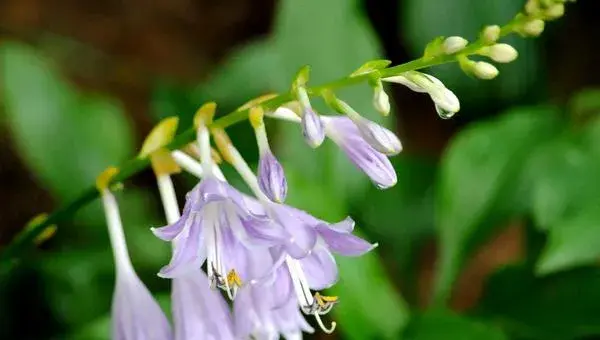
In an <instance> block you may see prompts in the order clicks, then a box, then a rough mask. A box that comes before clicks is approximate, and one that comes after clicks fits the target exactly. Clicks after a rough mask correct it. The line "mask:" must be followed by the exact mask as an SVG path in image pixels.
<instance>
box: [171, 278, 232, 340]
mask: <svg viewBox="0 0 600 340" xmlns="http://www.w3.org/2000/svg"><path fill="white" fill-rule="evenodd" d="M171 296H172V299H173V301H172V304H173V320H174V323H175V340H190V339H206V340H233V339H235V337H234V335H233V324H232V320H231V315H230V311H229V307H228V306H227V304H226V303H225V300H224V299H223V297H222V296H221V294H220V293H219V292H218V291H215V290H212V289H210V287H209V283H208V279H207V277H206V274H204V272H203V271H202V270H200V269H197V270H196V271H193V272H190V273H187V274H185V275H182V276H181V277H177V278H175V279H173V284H172V295H171Z"/></svg>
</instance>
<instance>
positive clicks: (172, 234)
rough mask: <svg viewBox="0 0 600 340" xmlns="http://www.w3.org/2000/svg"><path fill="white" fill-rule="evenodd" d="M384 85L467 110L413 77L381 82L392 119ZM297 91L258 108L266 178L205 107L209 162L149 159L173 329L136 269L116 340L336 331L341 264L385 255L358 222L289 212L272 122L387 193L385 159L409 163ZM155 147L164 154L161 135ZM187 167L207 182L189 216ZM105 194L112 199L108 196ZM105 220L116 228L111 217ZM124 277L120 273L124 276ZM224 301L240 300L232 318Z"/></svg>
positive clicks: (203, 135) (378, 91) (388, 137)
mask: <svg viewBox="0 0 600 340" xmlns="http://www.w3.org/2000/svg"><path fill="white" fill-rule="evenodd" d="M382 80H383V81H393V82H399V83H402V84H404V85H406V86H408V87H410V88H411V89H413V90H415V91H418V92H427V93H428V94H429V95H430V96H431V98H432V99H433V101H434V103H435V105H436V108H437V109H438V112H445V113H453V112H456V111H458V109H459V104H458V100H457V99H456V97H455V96H454V95H453V94H452V92H451V91H449V90H448V89H446V88H445V87H444V86H443V85H442V84H441V82H439V80H437V79H435V78H433V77H431V76H428V75H425V74H420V73H416V72H415V73H405V74H402V75H400V76H397V77H395V78H386V79H380V80H378V81H377V82H376V84H375V86H374V91H375V92H374V104H375V107H376V109H377V110H378V111H380V112H381V113H382V114H384V115H386V114H387V113H388V112H389V107H390V105H389V102H388V101H389V99H388V96H387V95H386V94H385V92H384V91H383V85H382ZM293 92H294V93H296V98H297V100H298V101H297V102H292V103H288V104H289V105H287V106H281V107H279V108H277V109H275V110H270V111H267V112H265V111H264V110H263V107H261V106H260V104H259V103H258V104H256V105H253V106H251V107H250V108H249V119H250V122H251V124H252V126H253V128H254V130H255V134H256V138H257V144H258V150H259V163H258V169H257V174H255V172H254V171H253V170H252V169H251V168H250V167H249V166H248V164H247V163H246V162H245V160H244V158H243V157H242V155H241V154H240V153H239V152H238V150H237V149H236V148H235V147H234V146H233V144H232V143H231V141H230V140H229V138H228V136H227V134H226V133H225V131H224V130H223V129H220V128H217V127H211V123H212V116H213V115H214V111H215V106H214V105H213V104H209V105H205V106H203V107H202V108H201V109H200V110H199V112H198V114H197V116H196V119H195V124H196V128H197V141H196V143H195V144H194V148H192V149H193V150H195V151H196V152H197V153H198V154H197V156H198V157H199V158H200V162H198V161H196V160H195V159H194V157H192V156H190V155H188V154H186V153H183V152H182V151H173V152H168V151H166V150H165V149H163V148H161V147H159V146H160V145H164V144H166V143H165V142H162V143H158V144H160V145H159V146H157V147H154V148H152V147H145V148H144V149H146V151H144V149H143V153H144V154H145V155H147V156H148V157H150V159H151V163H152V167H153V169H154V172H155V174H156V177H157V182H158V187H159V192H160V194H161V198H162V202H163V205H164V210H165V214H166V217H167V222H168V224H167V225H166V226H164V227H160V228H153V229H152V232H153V233H154V234H155V235H156V236H157V237H158V238H160V239H162V240H165V241H168V242H171V243H172V247H173V255H172V258H171V260H170V262H169V263H168V264H167V265H165V266H164V267H163V268H162V269H160V271H159V273H158V275H159V276H161V277H163V278H169V279H172V308H173V318H174V320H173V325H174V330H173V331H171V329H170V326H169V323H168V322H167V320H166V318H165V317H164V314H163V313H162V311H161V310H160V308H159V307H158V305H157V304H156V302H155V301H154V300H153V299H152V297H151V296H150V294H149V292H148V290H147V289H146V288H145V287H144V286H143V284H142V283H141V281H140V280H139V278H137V276H136V275H135V273H134V272H133V269H131V270H129V271H126V272H128V273H129V275H128V276H126V277H127V278H128V280H127V281H126V282H127V285H124V284H122V283H121V282H123V280H119V277H123V276H124V275H119V274H118V275H117V277H118V279H117V290H116V293H115V301H114V304H113V309H114V312H113V328H114V329H115V332H116V333H115V336H114V338H115V339H122V340H130V339H136V340H137V339H152V337H151V336H150V335H149V334H150V333H152V334H153V335H152V336H155V338H156V339H177V340H187V339H215V340H217V339H278V338H279V337H280V336H284V337H285V338H287V339H301V338H302V333H303V332H309V333H310V332H313V331H314V329H313V327H312V326H311V325H310V324H309V323H308V322H307V320H305V316H312V317H314V320H315V322H316V324H317V325H318V326H319V328H320V329H322V330H323V331H325V332H328V333H330V332H333V330H334V329H335V326H336V324H335V322H331V325H326V323H325V322H324V321H323V320H322V317H323V316H324V315H326V314H327V313H329V312H330V311H331V310H332V309H333V308H334V307H335V305H336V304H337V303H339V302H340V299H339V298H338V297H336V296H328V295H326V294H324V293H322V291H323V290H324V289H327V288H330V287H332V286H333V285H334V284H335V283H336V282H337V280H338V268H337V265H336V261H335V258H334V254H335V255H341V256H361V255H363V254H365V253H367V252H369V251H371V250H372V249H374V248H375V247H376V246H377V245H376V244H372V243H370V242H367V241H366V240H364V239H362V238H360V237H358V236H356V235H354V234H353V230H354V221H353V220H352V219H351V218H350V217H347V218H346V219H344V220H342V221H340V222H337V223H329V222H326V221H323V220H321V219H319V218H316V217H314V216H312V215H311V214H309V213H308V212H305V211H302V210H300V209H297V208H294V207H292V206H289V205H287V204H285V199H286V196H287V191H288V185H287V180H286V178H285V174H284V169H283V166H282V165H281V164H280V163H279V161H278V160H277V158H276V157H275V155H274V153H273V152H272V150H271V147H270V145H269V140H268V136H267V133H266V129H265V126H264V117H265V116H267V117H272V118H279V119H285V120H290V121H294V122H297V123H300V125H301V128H302V133H303V136H304V138H305V140H306V142H307V144H308V145H309V146H311V147H318V146H319V145H320V144H322V143H323V141H324V139H325V138H326V137H328V138H329V139H331V140H332V141H333V142H334V143H335V144H337V145H338V146H339V147H340V148H341V150H342V151H343V152H345V153H346V155H347V156H348V157H349V159H350V160H351V162H352V163H354V164H355V165H356V167H357V168H358V169H360V170H362V171H363V172H364V173H365V174H366V175H367V176H368V177H369V178H370V179H371V180H372V181H373V183H374V184H375V185H376V186H377V187H378V188H380V189H385V188H389V187H391V186H393V185H395V184H396V181H397V177H396V172H395V170H394V168H393V166H392V163H391V162H390V160H389V159H388V157H389V156H392V155H396V154H398V153H399V152H401V150H402V145H401V143H400V140H399V139H398V137H396V135H395V134H394V133H393V132H391V131H390V130H388V129H386V128H384V127H383V126H381V125H379V124H377V123H375V122H373V121H371V120H368V119H367V118H365V117H363V116H362V115H360V114H359V113H358V112H356V111H354V110H353V109H352V107H351V106H350V105H348V104H347V103H345V102H343V101H341V100H339V99H337V98H336V97H335V96H332V95H331V96H330V97H329V99H328V100H329V102H330V103H331V105H332V107H334V108H335V109H336V110H337V111H338V112H341V113H344V116H325V115H320V114H318V113H317V112H316V111H315V110H314V109H313V108H312V106H311V104H310V102H309V98H308V92H307V90H306V89H305V88H304V82H299V83H297V84H296V86H295V87H294V91H293ZM160 127H161V126H160V125H159V126H158V127H157V129H159V128H160ZM162 128H164V126H163V127H162ZM171 130H172V131H174V128H173V127H172V126H171V127H170V131H171ZM211 135H212V139H213V141H214V143H215V145H216V147H217V148H218V150H219V157H220V158H222V159H224V160H225V161H227V162H228V163H230V164H231V165H232V166H233V167H234V168H235V170H236V171H237V172H238V173H239V175H240V176H241V177H242V178H243V180H244V181H245V183H246V184H247V185H248V187H249V188H250V189H251V191H252V193H253V195H252V196H249V195H246V194H243V193H241V192H240V191H238V190H237V189H236V188H234V187H233V186H231V185H230V184H229V183H228V182H227V180H226V179H225V177H224V176H223V174H222V173H221V171H220V169H219V167H218V164H217V163H216V162H215V161H214V159H213V158H214V156H215V151H214V149H213V148H212V147H211V141H210V139H211ZM149 139H154V143H155V144H156V143H157V142H156V139H157V138H156V136H153V138H150V137H149ZM148 150H150V151H148ZM180 168H183V169H184V170H187V171H189V172H191V173H192V174H194V175H196V176H198V177H199V178H201V180H200V182H199V183H198V184H197V185H196V186H195V187H194V188H193V189H192V190H191V191H190V192H189V193H188V194H187V195H186V201H185V205H184V207H183V211H182V212H181V213H180V210H179V205H178V203H177V199H176V197H175V192H174V188H173V183H172V181H171V178H170V175H171V174H174V173H176V172H178V171H179V170H180ZM292 189H293V188H292ZM103 192H107V193H108V194H109V192H108V190H107V189H104V191H103ZM109 210H110V209H108V208H107V211H109ZM107 214H108V213H107ZM107 219H108V220H109V226H110V225H111V223H112V222H111V219H110V218H109V216H108V215H107ZM113 220H114V218H113ZM112 224H113V225H114V223H112ZM112 229H115V228H113V227H111V230H112ZM117 229H119V230H121V229H120V227H119V228H117ZM111 233H113V232H112V231H111ZM120 233H121V234H122V230H121V231H120ZM111 235H112V234H111ZM120 242H121V243H122V244H124V241H120ZM121 243H119V242H116V243H115V242H113V247H114V248H115V249H116V250H115V252H116V253H115V254H117V250H118V249H121V248H123V246H122V245H120V244H121ZM119 254H121V255H119V256H118V258H117V256H116V255H115V256H116V258H117V263H128V261H129V260H128V256H127V255H126V253H125V254H124V255H123V252H122V251H120V252H119ZM120 266H121V265H118V266H117V268H120ZM129 267H131V266H130V265H129ZM120 272H123V270H120V269H119V270H117V273H120ZM123 287H125V288H123ZM124 291H125V293H123V292H124ZM220 291H222V292H224V294H225V296H226V297H227V298H228V299H229V300H231V301H233V302H232V310H231V311H230V309H229V308H228V306H227V303H226V299H225V298H224V296H223V294H221V293H220ZM132 302H133V304H132ZM147 323H152V325H149V324H148V325H147ZM145 326H146V327H145Z"/></svg>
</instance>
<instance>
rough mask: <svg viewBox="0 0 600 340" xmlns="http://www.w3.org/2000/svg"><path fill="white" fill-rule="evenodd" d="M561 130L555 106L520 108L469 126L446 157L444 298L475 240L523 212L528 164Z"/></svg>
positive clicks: (440, 186)
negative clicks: (524, 175)
mask: <svg viewBox="0 0 600 340" xmlns="http://www.w3.org/2000/svg"><path fill="white" fill-rule="evenodd" d="M558 129H560V120H559V118H558V115H557V114H556V112H555V111H554V110H551V109H544V108H538V109H535V108H529V109H525V108H524V109H519V110H515V111H513V112H510V113H507V114H505V115H502V116H501V117H499V118H498V119H495V120H491V121H487V122H483V123H478V124H474V125H472V126H471V127H470V128H467V129H465V130H463V131H462V132H461V133H460V134H459V135H458V136H457V137H456V138H455V139H454V140H453V141H452V143H451V145H450V148H449V149H448V151H447V152H446V153H445V155H444V156H443V159H442V164H441V169H440V176H439V179H438V183H437V194H438V197H437V202H436V204H437V205H436V207H437V210H436V212H437V216H436V220H437V226H438V229H439V233H440V246H441V255H440V257H441V261H440V263H439V264H438V273H437V274H438V276H437V278H436V285H435V297H436V300H437V301H438V302H443V301H445V300H446V299H447V298H448V297H449V295H450V289H451V286H452V283H453V281H454V279H455V277H456V275H457V274H458V272H459V269H460V266H461V265H462V263H463V261H464V259H465V257H466V256H467V255H468V253H469V252H470V251H471V250H472V249H471V248H472V247H474V246H475V244H474V243H476V242H475V241H481V238H485V237H486V236H489V235H490V234H491V232H492V231H494V227H496V226H497V224H498V223H499V222H501V221H502V220H506V219H508V218H510V217H511V215H512V214H515V213H518V212H523V211H524V210H525V209H526V207H525V206H524V202H522V200H523V197H525V196H526V195H523V193H522V191H523V189H524V186H523V183H521V181H520V177H521V176H522V173H523V169H524V167H525V166H524V165H525V164H526V161H527V159H528V157H529V155H530V154H531V152H533V151H534V150H535V149H536V148H537V147H539V146H540V145H543V143H544V142H546V141H547V140H548V139H549V138H551V137H552V136H554V135H555V134H556V131H557V130H558Z"/></svg>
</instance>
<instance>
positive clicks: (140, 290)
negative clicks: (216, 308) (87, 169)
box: [102, 189, 173, 340]
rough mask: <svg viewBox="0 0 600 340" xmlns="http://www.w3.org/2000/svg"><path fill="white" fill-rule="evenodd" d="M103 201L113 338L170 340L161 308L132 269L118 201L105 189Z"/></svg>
mask: <svg viewBox="0 0 600 340" xmlns="http://www.w3.org/2000/svg"><path fill="white" fill-rule="evenodd" d="M102 202H103V204H104V211H105V214H106V221H107V224H108V231H109V236H110V241H111V245H112V249H113V253H114V258H115V267H116V285H115V292H114V295H113V301H112V315H111V317H112V321H111V324H112V339H115V340H144V339H145V340H165V339H172V338H173V335H172V332H171V328H170V326H169V322H168V321H167V318H166V317H165V315H164V313H163V311H162V309H161V308H160V306H159V305H158V303H157V302H156V300H154V298H153V297H152V294H150V292H149V291H148V288H146V286H145V285H144V284H143V283H142V281H141V280H140V279H139V277H138V276H137V274H136V273H135V270H134V269H133V266H132V264H131V260H130V259H129V254H128V252H127V244H126V243H125V237H124V235H123V226H122V223H121V218H120V216H119V208H118V206H117V201H116V199H115V197H114V196H113V195H112V194H111V193H110V192H109V191H108V190H107V189H104V190H103V192H102Z"/></svg>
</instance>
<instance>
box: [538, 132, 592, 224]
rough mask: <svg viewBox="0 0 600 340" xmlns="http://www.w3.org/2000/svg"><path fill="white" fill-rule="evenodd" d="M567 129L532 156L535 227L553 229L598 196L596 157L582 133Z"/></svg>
mask: <svg viewBox="0 0 600 340" xmlns="http://www.w3.org/2000/svg"><path fill="white" fill-rule="evenodd" d="M576 133H578V134H575V133H573V132H572V131H569V132H568V133H566V134H564V135H563V136H561V137H560V138H558V139H557V140H555V141H553V142H551V143H549V144H548V145H546V146H544V147H542V148H540V149H539V150H538V151H537V152H536V153H535V154H534V155H533V157H532V160H531V163H532V174H531V180H532V210H533V219H534V222H535V224H536V227H538V228H541V229H544V230H546V229H550V228H554V226H555V225H556V224H557V223H560V221H561V220H563V219H565V218H567V217H568V216H570V215H573V214H574V213H577V211H578V210H579V209H580V208H581V207H582V206H585V205H586V204H589V202H590V200H593V199H595V198H596V197H597V196H598V192H599V190H600V183H598V181H596V177H597V174H598V172H599V171H600V160H599V159H598V157H596V156H595V155H594V154H593V153H592V152H591V151H590V149H591V148H590V145H589V142H590V141H587V140H586V139H585V135H582V134H580V133H579V132H576Z"/></svg>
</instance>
